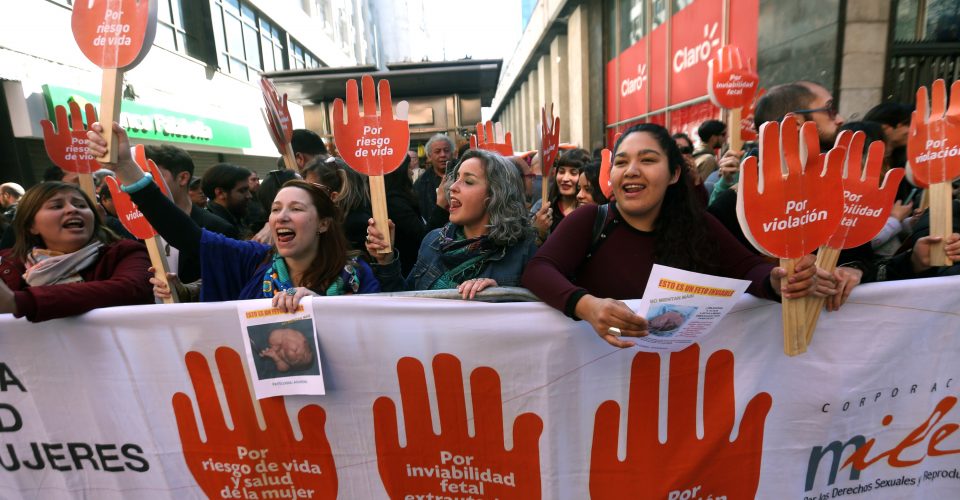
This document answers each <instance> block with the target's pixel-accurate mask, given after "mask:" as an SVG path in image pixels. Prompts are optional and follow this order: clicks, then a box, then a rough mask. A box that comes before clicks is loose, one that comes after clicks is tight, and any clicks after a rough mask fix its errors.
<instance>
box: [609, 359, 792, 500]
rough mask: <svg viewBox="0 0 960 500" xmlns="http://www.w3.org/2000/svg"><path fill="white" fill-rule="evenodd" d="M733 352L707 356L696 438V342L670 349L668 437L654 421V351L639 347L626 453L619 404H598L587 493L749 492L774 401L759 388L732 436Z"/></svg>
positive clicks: (733, 495) (748, 495) (734, 496)
mask: <svg viewBox="0 0 960 500" xmlns="http://www.w3.org/2000/svg"><path fill="white" fill-rule="evenodd" d="M733 366H734V358H733V353H731V352H730V351H727V350H722V351H717V352H715V353H713V354H712V355H711V356H710V359H708V360H707V367H706V373H705V375H704V387H703V438H702V439H701V438H698V437H697V377H698V375H699V373H700V348H699V346H697V345H696V344H694V345H692V346H690V347H688V348H686V349H684V350H683V351H680V352H676V353H673V354H672V355H671V356H670V380H669V389H668V397H667V440H666V442H664V443H661V442H660V439H659V437H658V425H657V423H658V421H659V418H660V417H659V414H660V403H661V401H662V399H661V398H660V397H659V389H660V384H659V383H658V381H659V379H660V356H659V355H658V354H654V353H643V352H641V353H638V354H637V355H636V357H634V358H633V366H632V368H631V372H630V396H629V398H630V399H629V401H628V406H627V426H626V427H627V436H626V451H627V452H626V458H625V460H624V461H620V460H619V459H618V458H617V441H618V439H619V429H620V405H619V404H618V403H617V402H615V401H606V402H604V403H603V404H601V405H600V407H599V408H598V409H597V416H596V421H595V422H594V427H593V449H592V451H591V454H590V495H591V497H592V498H594V499H595V500H596V499H607V498H609V499H621V498H651V499H658V500H660V499H666V498H669V499H676V498H694V499H695V498H703V499H705V498H708V497H710V496H712V497H713V498H723V497H725V498H728V499H731V500H738V499H753V498H755V496H756V493H757V486H758V484H759V481H760V460H761V457H762V455H763V429H764V421H765V420H766V418H767V413H768V412H769V411H770V406H771V405H772V404H773V400H772V399H771V397H770V395H769V394H767V393H765V392H762V393H760V394H757V395H755V396H754V397H753V398H752V399H751V400H750V402H749V403H748V404H747V406H746V409H745V410H744V412H743V418H742V419H741V421H740V429H739V430H738V431H737V438H736V440H733V441H731V440H730V435H731V432H732V431H733V424H734V421H735V411H736V406H735V395H734V383H733Z"/></svg>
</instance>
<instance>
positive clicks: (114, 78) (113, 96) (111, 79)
mask: <svg viewBox="0 0 960 500" xmlns="http://www.w3.org/2000/svg"><path fill="white" fill-rule="evenodd" d="M122 98H123V70H122V69H119V68H104V70H103V81H102V84H101V86H100V121H101V122H102V123H106V124H110V123H113V122H115V121H117V118H118V116H119V114H120V100H121V99H122ZM103 138H104V140H106V141H107V153H106V154H104V155H103V156H101V157H99V158H97V160H98V161H100V162H101V163H116V162H117V150H116V148H114V147H113V127H110V126H104V127H103ZM91 182H92V181H91Z"/></svg>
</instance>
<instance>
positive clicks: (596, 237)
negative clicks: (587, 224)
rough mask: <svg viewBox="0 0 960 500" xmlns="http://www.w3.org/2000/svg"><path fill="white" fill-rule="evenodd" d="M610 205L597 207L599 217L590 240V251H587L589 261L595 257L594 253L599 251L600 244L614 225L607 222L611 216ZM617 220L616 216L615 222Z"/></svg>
mask: <svg viewBox="0 0 960 500" xmlns="http://www.w3.org/2000/svg"><path fill="white" fill-rule="evenodd" d="M610 205H611V204H610V203H604V204H603V205H599V206H597V217H596V219H594V221H593V234H592V236H591V238H590V249H589V250H588V251H587V258H588V259H589V258H590V257H592V256H593V253H594V252H596V251H597V248H598V247H600V244H601V243H603V240H605V239H606V237H607V234H606V233H608V232H609V229H610V226H611V225H612V224H613V220H611V221H610V222H607V216H608V215H609V214H610ZM614 210H616V209H614ZM615 219H616V216H614V220H615Z"/></svg>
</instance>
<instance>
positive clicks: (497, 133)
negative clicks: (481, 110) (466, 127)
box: [470, 121, 559, 177]
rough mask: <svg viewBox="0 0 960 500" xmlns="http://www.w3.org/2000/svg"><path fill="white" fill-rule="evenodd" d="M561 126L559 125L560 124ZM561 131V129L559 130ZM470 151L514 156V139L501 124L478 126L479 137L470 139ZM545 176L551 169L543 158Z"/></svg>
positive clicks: (541, 161) (541, 160)
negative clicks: (484, 151) (475, 150)
mask: <svg viewBox="0 0 960 500" xmlns="http://www.w3.org/2000/svg"><path fill="white" fill-rule="evenodd" d="M558 126H559V123H558ZM558 130H559V128H558ZM470 149H484V150H487V151H493V152H494V153H497V154H500V155H503V156H513V137H512V135H511V134H510V132H504V131H503V125H501V124H500V122H497V123H496V124H494V123H493V122H491V121H487V122H486V123H478V124H477V135H475V136H472V137H470ZM540 165H541V167H542V168H543V175H544V177H546V175H547V170H548V169H549V168H550V167H549V166H548V165H547V164H546V162H544V161H543V158H541V159H540Z"/></svg>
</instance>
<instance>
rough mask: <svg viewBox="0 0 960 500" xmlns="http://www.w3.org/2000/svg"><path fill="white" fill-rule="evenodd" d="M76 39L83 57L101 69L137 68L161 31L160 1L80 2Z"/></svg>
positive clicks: (74, 19) (75, 5) (77, 3)
mask: <svg viewBox="0 0 960 500" xmlns="http://www.w3.org/2000/svg"><path fill="white" fill-rule="evenodd" d="M70 22H71V25H72V28H73V37H74V39H76V41H77V45H78V46H79V47H80V51H81V52H83V55H85V56H87V59H89V60H90V62H92V63H93V64H96V65H97V66H99V67H101V68H104V69H106V68H127V67H132V66H136V65H137V63H139V62H140V61H141V60H142V59H143V57H145V56H146V54H147V52H148V51H149V49H150V46H151V45H152V44H153V38H154V35H156V31H157V1H156V0H77V1H75V2H74V3H73V17H72V18H71V21H70Z"/></svg>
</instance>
